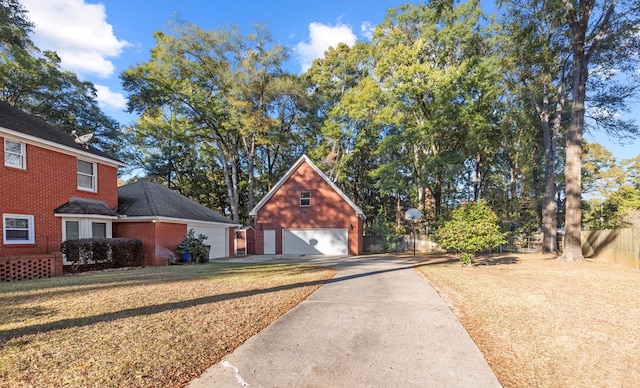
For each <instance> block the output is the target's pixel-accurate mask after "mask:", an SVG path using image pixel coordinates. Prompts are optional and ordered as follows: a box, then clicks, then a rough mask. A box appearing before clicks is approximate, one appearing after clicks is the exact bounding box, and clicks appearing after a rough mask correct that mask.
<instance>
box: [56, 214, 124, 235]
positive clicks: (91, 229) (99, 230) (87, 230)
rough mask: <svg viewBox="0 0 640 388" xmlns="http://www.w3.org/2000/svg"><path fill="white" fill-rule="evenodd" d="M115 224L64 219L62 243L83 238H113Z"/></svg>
mask: <svg viewBox="0 0 640 388" xmlns="http://www.w3.org/2000/svg"><path fill="white" fill-rule="evenodd" d="M112 229H113V222H112V221H111V220H105V219H97V218H84V217H83V218H66V217H65V218H63V219H62V231H63V233H62V241H67V240H78V239H82V238H111V237H112Z"/></svg>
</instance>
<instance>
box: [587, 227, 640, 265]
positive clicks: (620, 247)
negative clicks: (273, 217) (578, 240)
mask: <svg viewBox="0 0 640 388" xmlns="http://www.w3.org/2000/svg"><path fill="white" fill-rule="evenodd" d="M582 253H583V254H584V255H585V257H596V258H599V259H605V260H608V261H612V262H614V263H620V264H624V265H628V266H631V267H633V268H640V229H615V230H592V231H583V232H582Z"/></svg>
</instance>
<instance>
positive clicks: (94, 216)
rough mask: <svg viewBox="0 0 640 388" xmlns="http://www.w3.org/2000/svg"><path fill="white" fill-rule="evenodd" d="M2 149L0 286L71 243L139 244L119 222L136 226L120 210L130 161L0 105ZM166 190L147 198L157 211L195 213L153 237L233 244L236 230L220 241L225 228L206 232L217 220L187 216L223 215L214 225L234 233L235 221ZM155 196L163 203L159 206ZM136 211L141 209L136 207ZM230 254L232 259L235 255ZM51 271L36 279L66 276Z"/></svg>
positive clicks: (149, 246) (153, 259) (149, 242)
mask: <svg viewBox="0 0 640 388" xmlns="http://www.w3.org/2000/svg"><path fill="white" fill-rule="evenodd" d="M0 144H1V146H0V160H1V161H2V164H1V165H0V230H1V231H2V239H0V259H2V260H0V279H1V280H12V279H17V278H31V277H30V276H26V277H25V276H22V275H20V276H18V275H16V274H17V273H27V272H29V271H31V270H30V269H29V268H31V267H33V266H34V265H35V264H34V263H35V261H34V260H36V259H37V258H38V257H39V258H42V257H43V256H44V257H48V258H49V259H51V260H53V261H61V255H60V253H59V251H60V246H61V243H62V242H63V241H66V240H70V239H78V238H91V237H106V238H111V237H133V238H138V234H137V233H138V232H139V230H138V229H135V228H132V227H131V225H129V226H122V227H120V226H117V224H118V223H119V222H122V223H125V224H126V223H128V221H129V220H130V219H128V218H127V214H124V213H123V214H120V212H119V211H118V168H119V167H123V166H125V164H124V163H122V162H121V161H119V160H117V159H116V158H114V157H112V156H109V155H107V154H106V153H104V152H102V151H100V150H99V149H97V148H94V147H92V146H90V145H88V144H83V143H82V142H77V141H76V138H75V137H74V136H73V135H70V134H68V133H66V132H65V131H63V130H61V129H59V128H56V127H54V126H51V125H49V124H47V123H46V122H44V121H43V120H41V119H39V118H37V117H33V116H30V115H28V114H26V113H24V112H22V111H20V110H19V109H16V108H14V107H13V106H11V105H10V104H7V103H5V102H2V101H0ZM166 190H167V191H168V192H165V191H163V192H160V191H159V190H157V189H154V190H153V193H152V194H151V196H150V197H147V198H149V201H150V203H149V204H147V206H157V207H158V209H160V212H162V211H164V210H163V209H162V208H161V207H163V206H164V207H167V208H170V209H174V210H175V209H183V210H184V208H183V207H182V204H184V203H185V202H189V204H190V206H191V212H184V213H183V216H182V217H181V218H180V219H179V221H181V222H182V224H180V223H179V222H178V223H176V222H173V223H171V224H170V225H169V224H167V225H163V227H164V226H166V228H165V229H164V230H162V231H161V232H160V233H159V234H158V233H155V234H154V236H161V235H164V236H166V235H171V236H172V238H173V239H174V240H175V239H177V241H178V242H179V241H180V240H181V239H182V237H183V236H184V235H185V234H186V232H187V227H194V228H195V229H196V231H197V232H198V233H200V232H199V231H198V228H200V229H199V230H200V231H201V232H204V233H205V234H206V233H207V232H208V231H212V233H214V232H215V233H214V235H213V236H209V237H210V238H209V241H208V242H210V243H212V242H215V244H216V246H220V245H222V246H226V247H228V246H229V245H230V243H229V241H233V229H231V230H227V231H226V233H227V234H228V235H230V236H231V237H227V235H223V236H222V241H221V242H220V243H218V241H219V240H220V235H221V234H220V232H219V230H215V231H213V229H212V228H208V227H210V226H211V222H212V219H211V218H209V219H206V220H201V219H197V218H196V219H189V217H190V216H198V215H199V214H202V213H203V212H206V213H207V216H208V217H214V218H215V217H221V218H219V219H218V218H215V219H214V220H213V222H215V220H220V221H222V222H221V223H224V222H228V223H227V228H228V227H231V228H233V225H232V224H233V223H231V222H230V221H229V220H228V219H226V218H225V217H222V216H220V215H217V213H215V212H213V211H212V210H210V209H206V208H205V209H206V211H205V210H203V209H202V208H204V207H201V208H198V210H197V211H195V212H193V209H194V208H197V207H198V206H200V205H197V204H195V202H193V201H191V200H188V199H187V198H186V197H184V196H182V195H180V194H178V193H175V192H173V191H171V190H169V189H166ZM169 192H170V193H169ZM154 195H157V196H159V197H158V198H156V200H154V198H153V196H154ZM196 205H197V206H196ZM136 206H138V207H140V206H142V205H140V204H139V203H138V204H137V205H136ZM212 213H213V214H216V215H215V216H214V215H212ZM161 215H162V214H161ZM151 221H152V222H157V220H156V221H153V220H151ZM173 221H175V220H173ZM207 228H208V229H207ZM142 236H143V237H144V236H147V235H146V234H143V235H142ZM141 239H142V238H141ZM165 243H166V239H164V240H163V239H159V240H158V241H156V240H155V239H148V238H146V239H143V244H144V245H145V248H144V249H145V251H146V252H155V251H156V245H158V246H160V247H163V248H164V247H167V245H166V244H165ZM171 243H173V241H172V242H171ZM175 245H177V242H176V244H175ZM175 245H171V244H169V245H168V247H169V249H171V248H175ZM231 246H232V245H231ZM227 251H229V249H227ZM227 251H225V252H227ZM229 253H230V254H232V253H233V249H231V250H230V252H229ZM163 257H164V260H163V261H162V262H158V261H157V256H156V255H152V256H150V257H149V258H148V259H149V260H150V261H149V263H147V264H148V265H154V264H166V262H167V260H166V258H167V255H164V256H163ZM49 259H48V260H49ZM38 260H39V259H38ZM51 260H50V261H51ZM39 265H40V264H38V266H39ZM51 265H52V266H54V267H56V268H54V269H51V270H50V271H49V270H43V271H45V272H46V273H45V272H43V273H42V274H41V275H42V276H40V275H38V276H33V277H46V276H54V275H57V274H60V273H61V271H62V268H61V265H59V266H58V265H57V264H55V265H54V264H51ZM58 267H60V268H58Z"/></svg>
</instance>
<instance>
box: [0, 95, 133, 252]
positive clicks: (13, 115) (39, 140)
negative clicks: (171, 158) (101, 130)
mask: <svg viewBox="0 0 640 388" xmlns="http://www.w3.org/2000/svg"><path fill="white" fill-rule="evenodd" d="M0 143H1V144H2V146H1V147H0V160H2V165H0V217H1V218H0V223H1V225H2V240H1V241H0V257H3V256H22V255H33V254H42V253H51V252H54V251H59V250H60V244H61V242H62V241H64V240H66V239H70V238H83V237H92V236H95V237H112V224H113V221H114V220H116V219H117V215H116V214H115V213H114V212H113V210H112V209H114V208H115V207H116V205H117V204H118V192H117V179H118V167H121V166H124V164H123V163H122V162H120V161H119V160H117V159H115V158H113V157H111V156H109V155H107V154H105V153H104V152H102V151H100V150H98V149H96V148H94V147H91V146H89V145H83V144H79V143H77V142H76V141H75V138H74V137H73V136H72V135H70V134H68V133H66V132H64V131H62V130H61V129H59V128H56V127H53V126H51V125H49V124H47V123H45V122H44V121H42V120H40V119H39V118H36V117H33V116H30V115H28V114H26V113H24V112H22V111H20V110H18V109H16V108H14V107H12V106H11V105H9V104H7V103H5V102H0Z"/></svg>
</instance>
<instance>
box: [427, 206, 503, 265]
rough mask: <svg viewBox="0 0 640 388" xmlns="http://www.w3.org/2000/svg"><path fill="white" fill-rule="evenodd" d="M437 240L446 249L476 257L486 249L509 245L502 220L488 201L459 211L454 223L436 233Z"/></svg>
mask: <svg viewBox="0 0 640 388" xmlns="http://www.w3.org/2000/svg"><path fill="white" fill-rule="evenodd" d="M436 238H437V239H438V242H439V243H440V245H442V247H444V248H446V249H455V250H456V251H458V252H463V253H467V254H470V255H471V256H472V257H473V256H474V255H475V253H477V252H480V251H481V250H483V249H486V248H496V247H498V246H500V245H502V244H505V243H506V240H505V238H504V235H503V234H502V233H501V232H500V226H499V224H498V217H497V216H496V214H495V213H494V212H493V210H491V208H489V206H488V205H487V204H486V203H485V202H484V201H480V202H477V203H468V204H464V205H462V206H460V207H459V208H457V209H455V210H454V211H453V212H452V213H451V219H450V220H448V221H446V222H445V223H444V225H442V226H441V227H440V228H439V229H438V230H437V231H436Z"/></svg>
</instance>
